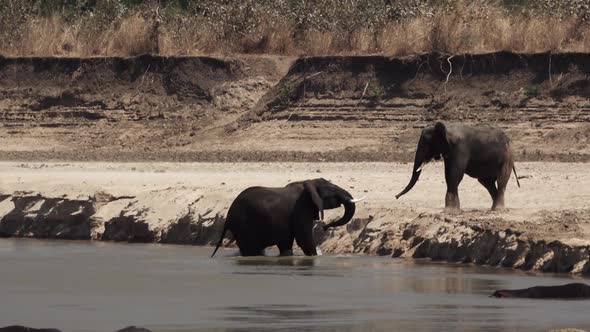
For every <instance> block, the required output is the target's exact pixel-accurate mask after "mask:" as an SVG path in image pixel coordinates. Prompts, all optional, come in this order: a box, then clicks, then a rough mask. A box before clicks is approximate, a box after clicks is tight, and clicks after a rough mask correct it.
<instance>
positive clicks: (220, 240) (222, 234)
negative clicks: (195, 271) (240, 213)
mask: <svg viewBox="0 0 590 332" xmlns="http://www.w3.org/2000/svg"><path fill="white" fill-rule="evenodd" d="M227 224H228V223H227V221H226V222H225V225H223V231H221V237H220V238H219V241H218V242H217V246H216V247H215V250H213V253H212V254H211V258H213V256H215V253H216V252H217V249H219V247H220V246H221V244H222V243H223V238H224V237H225V232H227Z"/></svg>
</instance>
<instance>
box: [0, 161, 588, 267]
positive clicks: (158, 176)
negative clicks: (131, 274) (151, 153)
mask: <svg viewBox="0 0 590 332" xmlns="http://www.w3.org/2000/svg"><path fill="white" fill-rule="evenodd" d="M410 169H411V165H409V164H398V163H106V162H104V163H69V162H62V163H28V162H22V163H21V162H3V163H0V218H2V219H1V221H0V233H2V234H3V235H4V236H23V237H39V238H64V239H97V240H116V241H132V242H133V241H139V242H163V243H184V244H201V245H206V244H212V243H213V242H215V241H216V240H217V238H218V236H219V231H220V228H221V227H222V225H223V222H224V217H225V213H226V211H227V208H228V207H229V205H230V204H231V202H232V200H233V198H234V197H235V196H236V195H237V194H238V193H239V192H240V191H241V190H243V189H244V188H246V187H248V186H252V185H266V186H283V185H285V184H287V183H288V182H289V181H296V180H301V179H308V178H315V177H324V178H326V179H329V180H331V181H333V182H334V183H336V184H338V185H340V186H342V187H343V188H346V189H347V190H349V191H350V192H351V193H352V194H353V195H355V196H363V195H365V194H368V197H367V199H366V200H365V201H363V202H361V203H359V205H358V207H357V213H356V215H355V219H354V220H353V221H352V222H351V223H350V224H349V225H347V226H346V227H342V228H340V229H338V230H336V231H334V232H330V233H329V234H326V233H321V232H319V231H318V233H317V238H318V241H321V242H322V244H321V247H322V249H323V251H324V252H325V253H329V254H346V253H364V254H379V255H392V256H394V257H414V258H422V257H430V258H432V259H440V260H448V261H461V262H476V263H481V264H491V265H503V266H512V267H516V268H524V269H536V270H542V271H566V272H588V271H590V263H588V259H589V253H590V240H589V239H590V203H589V202H590V200H589V199H590V186H588V185H586V184H588V183H590V175H589V174H588V172H587V169H588V167H587V164H583V163H545V162H536V163H518V164H517V170H518V173H519V175H520V176H522V177H523V178H522V179H521V180H520V181H521V185H522V187H521V188H517V186H516V182H515V181H514V179H511V181H510V183H509V187H508V191H507V201H506V203H507V207H508V210H507V211H503V212H491V211H489V206H490V205H491V200H490V198H489V196H488V194H487V192H486V191H485V189H484V188H483V187H481V186H480V185H479V183H477V181H476V180H474V179H471V178H466V179H465V180H464V181H463V183H462V185H461V187H460V197H461V203H462V207H463V209H464V211H463V213H462V214H461V215H445V214H444V213H442V208H443V206H444V192H445V185H444V177H443V174H442V163H435V164H431V165H429V166H428V167H427V168H426V169H425V171H424V172H423V174H422V177H421V179H420V181H419V182H418V184H417V185H416V187H415V188H414V189H413V191H411V192H410V193H409V194H407V195H406V196H404V197H403V198H402V199H401V200H395V197H394V195H395V194H396V193H397V192H399V191H400V190H401V189H402V188H403V187H404V185H405V184H406V183H407V181H408V179H409V176H410ZM340 213H342V211H340V210H332V211H329V213H327V215H326V217H327V218H329V219H332V218H336V217H338V215H339V214H340Z"/></svg>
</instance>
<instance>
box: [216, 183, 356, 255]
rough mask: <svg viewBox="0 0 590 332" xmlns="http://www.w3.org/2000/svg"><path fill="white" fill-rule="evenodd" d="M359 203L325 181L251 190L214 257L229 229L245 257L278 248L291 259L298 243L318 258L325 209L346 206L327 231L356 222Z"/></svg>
mask: <svg viewBox="0 0 590 332" xmlns="http://www.w3.org/2000/svg"><path fill="white" fill-rule="evenodd" d="M358 201H360V200H354V199H353V198H352V196H351V195H350V194H349V193H348V192H347V191H346V190H344V189H342V188H340V187H338V186H336V185H334V184H332V183H330V182H329V181H327V180H325V179H313V180H307V181H300V182H293V183H290V184H288V185H286V186H285V187H282V188H267V187H250V188H248V189H246V190H244V191H242V192H241V193H240V194H239V195H238V197H237V198H236V199H235V200H234V201H233V203H232V205H231V206H230V208H229V210H228V212H227V218H226V222H225V225H224V227H223V231H222V233H221V238H220V239H219V242H218V243H217V247H216V248H215V251H213V254H212V255H211V257H213V255H215V253H216V252H217V249H219V246H220V245H221V243H222V241H223V237H224V236H225V232H226V231H227V230H228V229H229V230H230V231H231V232H232V234H233V236H234V238H235V239H236V242H237V244H238V247H239V248H240V253H241V254H242V256H258V255H263V254H264V249H265V248H267V247H270V246H275V245H276V246H278V248H279V250H280V255H281V256H290V255H293V251H292V249H293V241H294V240H295V241H297V245H299V247H300V248H301V249H302V250H303V252H304V253H305V255H307V256H314V255H317V252H316V244H315V243H314V240H313V222H314V220H318V215H319V216H320V218H319V219H320V220H323V219H324V210H327V209H335V208H337V207H339V206H340V205H344V216H343V217H342V218H340V219H339V220H336V221H333V222H331V223H329V224H327V225H324V226H323V227H324V230H326V229H328V228H330V227H337V226H342V225H344V224H346V223H348V222H349V221H350V220H351V219H352V217H353V215H354V211H355V203H356V202H358Z"/></svg>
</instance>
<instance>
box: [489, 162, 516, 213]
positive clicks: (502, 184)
mask: <svg viewBox="0 0 590 332" xmlns="http://www.w3.org/2000/svg"><path fill="white" fill-rule="evenodd" d="M510 172H512V166H511V165H510V166H506V167H504V168H503V169H502V174H501V175H500V176H499V177H498V180H497V181H498V198H497V199H496V204H495V206H494V207H492V210H503V209H504V192H506V186H507V185H508V180H509V179H510Z"/></svg>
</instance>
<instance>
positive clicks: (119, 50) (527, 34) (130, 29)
mask: <svg viewBox="0 0 590 332" xmlns="http://www.w3.org/2000/svg"><path fill="white" fill-rule="evenodd" d="M158 22H160V21H158ZM23 26H24V28H23V29H22V31H20V33H19V34H13V35H11V37H10V38H8V37H7V38H8V39H10V40H9V42H6V39H7V38H4V40H5V42H3V43H2V45H0V54H2V55H6V56H80V57H85V56H112V55H119V56H127V55H137V54H141V53H159V54H163V55H202V54H232V53H264V54H283V55H325V54H389V55H400V56H401V55H406V54H412V53H421V52H429V51H440V52H448V53H481V52H492V51H499V50H509V51H515V52H544V51H559V52H568V51H577V52H590V24H588V23H587V22H585V21H583V20H582V19H579V18H575V17H572V18H558V17H550V16H547V17H532V16H527V15H524V14H517V15H515V14H512V13H509V12H507V10H506V9H505V8H500V7H497V6H496V7H494V6H488V7H485V8H484V9H482V8H469V7H459V8H455V10H453V11H448V10H439V11H434V12H433V13H432V15H431V16H429V17H422V16H417V17H412V18H408V19H404V20H400V21H397V22H386V23H384V24H382V25H380V26H378V27H366V28H359V29H354V30H353V31H352V32H350V31H349V32H347V31H342V30H341V29H337V28H332V29H330V28H328V29H307V30H303V31H301V30H300V29H299V30H298V29H297V27H296V26H294V25H293V24H292V23H290V22H289V21H286V20H283V21H278V22H277V21H276V20H275V21H270V20H269V21H268V22H265V21H264V20H262V21H261V22H260V23H258V25H256V27H255V28H254V29H253V30H252V31H248V33H244V32H243V31H240V30H239V29H236V28H235V27H234V26H231V25H227V24H226V25H219V24H212V23H211V22H210V21H206V20H205V19H204V18H203V17H199V16H188V15H176V16H172V17H168V18H166V20H164V21H162V23H161V24H158V23H156V20H155V19H154V18H153V17H152V16H150V14H149V12H148V13H147V14H146V13H145V12H144V13H135V14H131V15H127V16H124V17H121V18H120V19H119V20H117V21H113V22H108V24H106V25H105V26H103V27H101V28H100V29H89V28H88V22H86V21H85V20H78V21H73V22H72V21H68V22H66V21H65V20H64V19H62V18H60V17H58V16H49V17H32V18H30V19H28V20H27V21H26V22H24V24H23Z"/></svg>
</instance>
